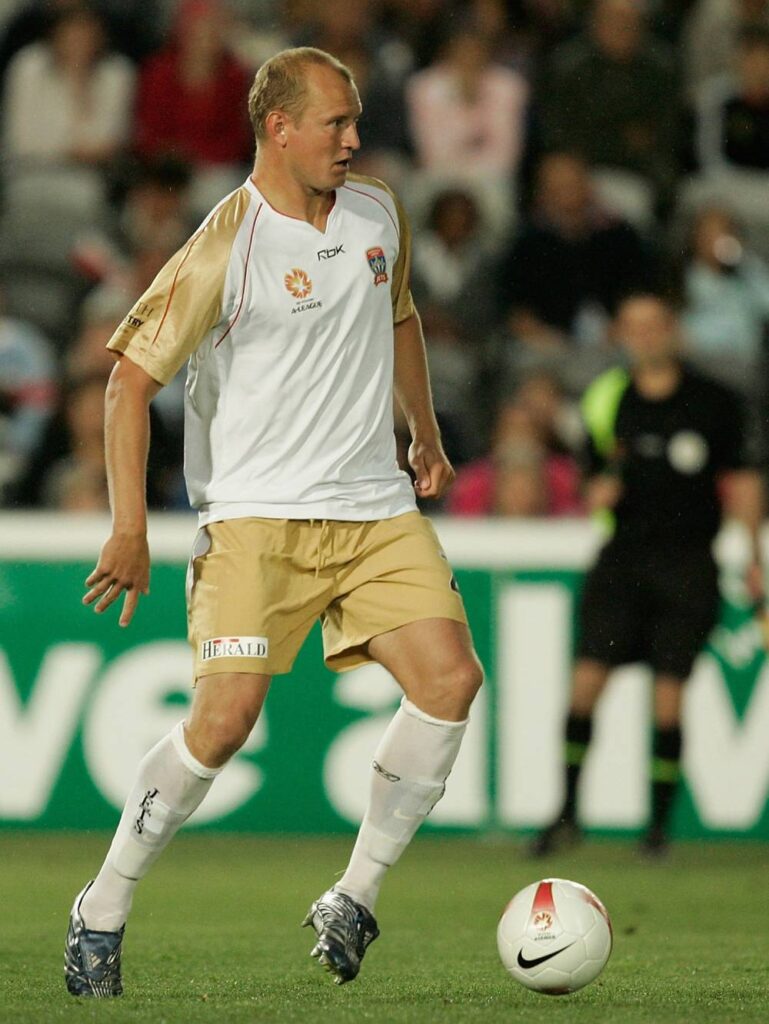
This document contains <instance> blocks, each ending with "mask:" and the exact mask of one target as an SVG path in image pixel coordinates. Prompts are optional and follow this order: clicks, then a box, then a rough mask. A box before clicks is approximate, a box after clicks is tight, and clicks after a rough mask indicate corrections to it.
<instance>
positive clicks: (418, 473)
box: [409, 441, 456, 498]
mask: <svg viewBox="0 0 769 1024" xmlns="http://www.w3.org/2000/svg"><path fill="white" fill-rule="evenodd" d="M409 465H410V466H411V468H412V469H413V470H414V475H415V477H416V480H415V482H414V490H415V491H416V492H417V496H418V497H420V498H440V497H441V495H442V494H443V493H444V492H445V491H446V489H447V488H448V487H449V486H450V485H451V484H452V483H453V482H454V477H455V476H456V473H455V472H454V470H453V468H452V466H451V463H450V462H449V460H448V459H447V458H446V453H445V452H444V450H443V448H442V447H441V444H440V441H436V442H434V443H432V444H425V443H424V442H421V441H412V442H411V446H410V447H409Z"/></svg>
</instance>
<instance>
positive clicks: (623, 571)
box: [577, 542, 720, 680]
mask: <svg viewBox="0 0 769 1024" xmlns="http://www.w3.org/2000/svg"><path fill="white" fill-rule="evenodd" d="M719 603H720V599H719V591H718V570H717V568H716V564H715V561H714V559H713V555H712V554H711V552H710V549H709V548H704V547H697V548H694V549H692V548H690V549H685V548H682V549H671V548H669V549H667V550H656V551H650V550H643V551H639V550H638V549H629V548H627V547H626V546H624V545H618V544H616V542H610V543H609V544H607V546H606V547H605V548H604V549H603V551H601V554H600V555H599V557H598V561H597V562H596V564H595V566H594V567H593V569H592V570H591V571H590V572H589V573H588V575H587V578H586V580H585V586H584V590H583V593H582V603H581V608H580V622H579V639H578V644H577V657H581V658H591V659H593V660H595V661H599V662H601V663H602V664H604V665H611V666H612V667H613V666H617V665H625V664H627V663H629V662H634V661H643V662H646V663H647V664H648V665H651V667H652V668H653V669H654V671H655V672H656V673H658V674H659V673H664V674H666V675H671V676H675V677H676V678H678V679H681V680H684V679H686V678H687V677H688V676H689V674H690V673H691V670H692V665H693V664H694V659H695V658H696V657H697V655H698V654H699V652H700V651H701V650H702V648H703V646H704V644H705V641H706V640H707V638H708V635H709V634H710V632H711V630H712V629H713V627H714V626H715V624H716V622H717V620H718V610H719Z"/></svg>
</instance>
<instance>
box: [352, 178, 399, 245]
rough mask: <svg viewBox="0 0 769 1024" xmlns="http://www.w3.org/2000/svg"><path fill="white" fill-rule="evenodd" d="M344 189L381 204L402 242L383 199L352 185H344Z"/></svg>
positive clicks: (397, 228)
mask: <svg viewBox="0 0 769 1024" xmlns="http://www.w3.org/2000/svg"><path fill="white" fill-rule="evenodd" d="M342 188H346V189H349V191H350V192H355V193H357V195H359V196H365V197H366V199H371V200H373V202H375V203H379V205H380V206H381V207H382V209H383V210H384V212H385V213H386V214H387V216H388V217H389V218H390V220H391V221H392V224H393V227H394V228H395V234H396V235H397V236H398V241H400V237H401V233H400V228H399V227H398V225H397V224H396V223H395V220H394V219H393V215H392V214H391V213H390V211H389V210H388V209H387V207H386V206H385V204H384V203H383V202H382V200H381V199H377V197H376V196H372V195H369V194H368V192H361V190H360V189H359V188H353V187H352V185H343V186H342Z"/></svg>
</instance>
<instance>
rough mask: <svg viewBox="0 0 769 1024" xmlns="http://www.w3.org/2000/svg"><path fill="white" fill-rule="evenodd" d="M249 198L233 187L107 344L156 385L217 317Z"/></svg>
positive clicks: (192, 349) (184, 357)
mask: <svg viewBox="0 0 769 1024" xmlns="http://www.w3.org/2000/svg"><path fill="white" fill-rule="evenodd" d="M250 201H251V200H250V196H249V193H248V191H247V189H245V188H241V189H238V190H237V192H234V193H233V194H232V195H231V196H230V197H229V198H228V199H227V200H226V201H225V202H224V203H222V204H221V206H219V207H218V208H217V209H216V210H215V212H214V213H213V214H212V216H211V217H210V218H209V219H208V220H207V221H206V223H205V224H204V225H203V227H202V228H201V229H200V230H199V231H198V232H197V233H196V234H194V235H193V236H192V238H190V240H189V241H188V242H187V243H186V245H184V246H182V248H181V249H180V250H179V252H177V253H176V254H175V255H174V256H172V257H171V259H170V260H169V261H168V263H166V265H165V266H164V267H163V269H162V270H161V271H160V273H159V274H158V275H157V277H156V278H155V280H154V281H153V282H152V284H151V285H150V286H149V288H148V289H147V291H146V292H145V293H144V294H143V295H142V297H141V298H140V299H139V301H138V302H137V303H136V304H135V305H134V306H133V308H132V309H131V311H130V312H129V314H128V315H127V316H126V318H125V319H124V320H123V322H122V323H121V324H120V326H119V327H118V329H117V330H116V331H115V333H114V334H113V335H112V337H111V338H110V340H109V341H108V342H107V348H108V349H111V350H112V351H113V352H122V353H124V354H125V355H127V356H128V358H129V359H130V360H131V361H132V362H134V363H136V364H137V365H138V366H140V367H141V368H142V369H143V370H145V371H146V372H147V373H148V374H149V375H150V377H152V378H153V379H154V380H156V381H157V382H158V383H159V384H168V382H169V381H170V380H171V379H172V378H173V377H174V375H175V374H176V372H177V371H178V370H179V369H180V368H181V367H182V366H183V365H184V363H185V362H186V360H187V359H188V358H189V357H190V356H191V355H192V353H193V352H195V350H196V349H197V348H198V347H199V346H200V344H201V343H202V341H203V339H204V338H205V336H206V334H207V333H208V332H209V331H210V330H211V328H212V327H214V326H215V325H216V324H217V323H218V322H219V321H220V319H221V318H222V294H223V291H224V281H225V277H226V275H227V267H228V266H229V262H230V255H231V252H232V245H233V242H234V241H235V236H236V235H237V233H238V229H239V228H240V225H241V224H242V222H243V218H244V217H245V215H246V212H247V211H248V207H249V204H250Z"/></svg>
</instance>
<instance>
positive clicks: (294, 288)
mask: <svg viewBox="0 0 769 1024" xmlns="http://www.w3.org/2000/svg"><path fill="white" fill-rule="evenodd" d="M283 283H284V284H285V286H286V290H287V291H289V292H291V294H292V295H293V296H294V298H295V299H306V298H307V296H308V295H309V294H310V293H311V292H312V281H311V280H310V278H309V277H308V276H307V274H306V273H305V272H304V271H303V270H300V269H299V267H294V268H293V270H290V271H289V272H288V273H287V274H286V276H285V277H284V278H283Z"/></svg>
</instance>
